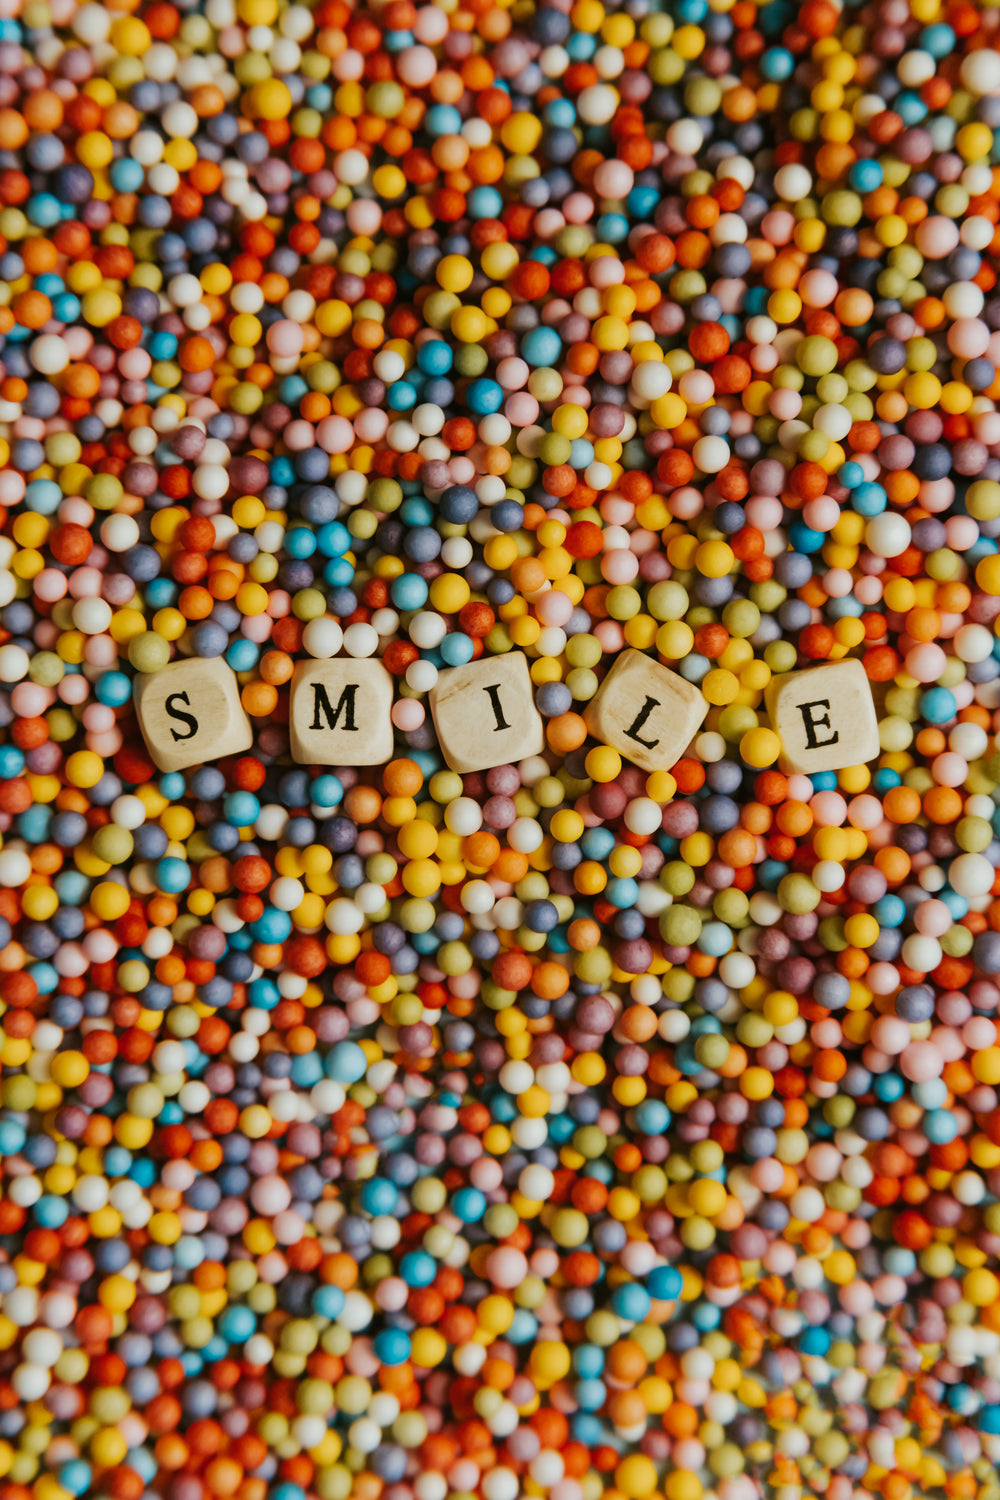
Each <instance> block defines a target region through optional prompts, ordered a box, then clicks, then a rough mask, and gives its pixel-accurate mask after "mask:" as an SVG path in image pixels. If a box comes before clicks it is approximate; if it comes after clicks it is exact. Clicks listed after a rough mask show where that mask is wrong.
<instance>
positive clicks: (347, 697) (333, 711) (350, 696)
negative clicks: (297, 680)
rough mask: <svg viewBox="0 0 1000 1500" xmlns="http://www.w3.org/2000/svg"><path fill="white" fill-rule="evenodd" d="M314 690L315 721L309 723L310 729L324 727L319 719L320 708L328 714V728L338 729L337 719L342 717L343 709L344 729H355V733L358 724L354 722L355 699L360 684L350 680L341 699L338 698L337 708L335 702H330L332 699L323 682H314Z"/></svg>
mask: <svg viewBox="0 0 1000 1500" xmlns="http://www.w3.org/2000/svg"><path fill="white" fill-rule="evenodd" d="M312 690H313V695H314V696H313V721H312V723H311V724H310V725H309V728H310V729H322V728H323V725H322V724H321V723H320V721H319V711H320V709H322V710H323V713H324V714H325V716H326V727H327V729H336V727H337V720H338V719H339V718H340V710H341V709H343V710H344V729H345V730H348V731H350V730H353V731H355V733H356V732H357V728H358V726H357V724H355V722H354V699H355V695H356V694H357V691H358V684H357V683H356V682H349V683H348V684H347V686H346V687H345V689H344V691H343V692H342V693H341V695H340V697H339V699H338V700H337V707H336V708H334V706H333V704H332V703H331V702H330V699H329V698H328V696H327V691H326V688H325V687H324V686H323V684H322V683H321V682H314V683H313V685H312Z"/></svg>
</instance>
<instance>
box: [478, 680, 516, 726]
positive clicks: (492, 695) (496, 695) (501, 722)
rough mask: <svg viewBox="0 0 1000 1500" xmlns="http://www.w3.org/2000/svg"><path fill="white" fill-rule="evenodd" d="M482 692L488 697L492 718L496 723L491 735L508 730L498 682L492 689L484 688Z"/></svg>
mask: <svg viewBox="0 0 1000 1500" xmlns="http://www.w3.org/2000/svg"><path fill="white" fill-rule="evenodd" d="M483 692H484V693H486V694H487V695H488V696H489V700H490V703H491V704H492V705H493V717H494V718H495V719H496V721H497V722H496V728H495V729H494V730H493V733H494V734H496V733H497V731H498V730H501V729H509V728H510V725H509V724H508V723H507V720H506V719H505V718H504V716H503V704H502V703H501V702H500V684H499V682H495V683H494V684H493V686H492V687H484V688H483Z"/></svg>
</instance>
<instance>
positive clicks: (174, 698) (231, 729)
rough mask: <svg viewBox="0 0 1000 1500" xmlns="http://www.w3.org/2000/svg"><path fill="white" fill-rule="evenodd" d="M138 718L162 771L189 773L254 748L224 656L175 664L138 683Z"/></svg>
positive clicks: (176, 662) (251, 735)
mask: <svg viewBox="0 0 1000 1500" xmlns="http://www.w3.org/2000/svg"><path fill="white" fill-rule="evenodd" d="M133 698H134V701H135V712H136V717H137V718H138V720H139V728H140V729H141V730H142V737H143V739H144V740H145V741H146V747H147V749H148V750H149V753H150V755H151V756H152V757H153V761H154V762H155V764H156V765H157V766H158V767H159V769H160V770H161V771H184V770H187V768H188V767H189V766H201V765H204V764H205V762H206V761H209V760H220V759H221V758H222V756H224V755H238V754H240V753H241V752H242V751H244V750H249V749H250V747H251V745H252V744H253V729H252V728H251V725H250V720H249V719H248V718H247V716H246V714H245V713H244V712H243V708H242V705H241V704H240V686H239V683H238V682H237V681H236V673H235V672H234V671H233V669H232V667H230V666H229V665H228V664H227V663H226V662H225V660H224V659H223V658H222V657H221V656H212V657H200V656H196V657H191V658H190V659H186V660H184V661H174V662H171V663H170V665H169V666H168V667H164V668H163V670H162V671H161V672H150V673H149V674H148V675H142V676H139V677H137V678H136V679H135V686H134V688H133Z"/></svg>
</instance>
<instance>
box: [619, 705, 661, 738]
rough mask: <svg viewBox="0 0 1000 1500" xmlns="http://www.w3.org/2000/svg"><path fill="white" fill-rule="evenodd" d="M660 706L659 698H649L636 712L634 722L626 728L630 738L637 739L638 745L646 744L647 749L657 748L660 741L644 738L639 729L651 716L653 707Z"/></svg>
mask: <svg viewBox="0 0 1000 1500" xmlns="http://www.w3.org/2000/svg"><path fill="white" fill-rule="evenodd" d="M659 706H660V700H659V698H647V699H646V701H645V703H644V704H643V705H642V707H641V708H640V710H639V712H638V713H637V714H636V716H635V718H634V719H633V720H632V723H631V724H630V726H629V728H628V729H626V731H625V733H626V734H627V735H628V737H629V739H631V740H635V742H636V744H638V745H645V747H646V749H647V750H655V749H656V746H657V745H658V744H659V743H660V742H659V740H658V739H657V740H644V739H643V738H642V735H641V734H640V733H639V730H640V729H641V728H642V726H643V725H644V724H645V722H646V720H647V719H648V718H649V716H650V714H651V713H652V712H653V709H654V708H659Z"/></svg>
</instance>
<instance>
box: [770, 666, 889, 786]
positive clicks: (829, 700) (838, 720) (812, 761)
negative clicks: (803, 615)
mask: <svg viewBox="0 0 1000 1500" xmlns="http://www.w3.org/2000/svg"><path fill="white" fill-rule="evenodd" d="M764 702H765V703H766V705H767V711H768V713H769V714H770V716H771V724H772V726H773V728H774V729H775V730H776V731H777V733H778V734H779V735H780V736H781V745H782V755H781V765H782V767H783V768H784V769H786V770H789V771H801V772H802V773H803V774H804V775H806V776H811V775H812V773H813V772H814V771H842V770H843V769H844V767H845V766H860V765H864V763H865V762H866V761H869V760H874V758H875V756H876V755H878V753H879V738H878V719H877V718H876V715H875V704H874V702H873V700H872V690H871V684H870V683H869V681H868V676H867V674H866V672H865V669H864V667H863V666H862V665H861V663H860V662H859V661H854V660H851V661H836V662H829V663H827V664H826V665H825V666H822V667H807V668H806V670H805V671H804V672H786V673H784V674H783V675H782V676H780V677H772V679H771V681H770V682H769V683H768V685H767V687H766V688H765V689H764Z"/></svg>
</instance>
